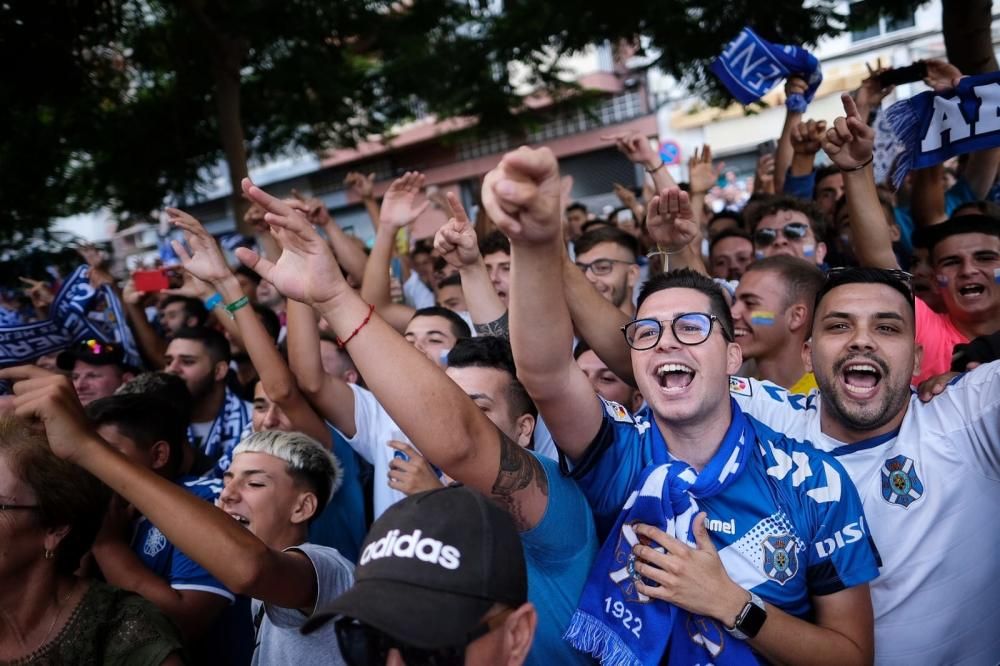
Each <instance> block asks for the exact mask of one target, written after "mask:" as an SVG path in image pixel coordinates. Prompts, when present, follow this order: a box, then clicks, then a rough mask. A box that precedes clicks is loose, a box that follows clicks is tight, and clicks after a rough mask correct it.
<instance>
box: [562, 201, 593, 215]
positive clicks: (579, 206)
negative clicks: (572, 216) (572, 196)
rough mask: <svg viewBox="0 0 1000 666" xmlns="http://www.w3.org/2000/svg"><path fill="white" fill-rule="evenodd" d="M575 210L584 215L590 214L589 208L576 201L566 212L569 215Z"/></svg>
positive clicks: (567, 207)
mask: <svg viewBox="0 0 1000 666" xmlns="http://www.w3.org/2000/svg"><path fill="white" fill-rule="evenodd" d="M573 210H582V211H583V214H584V215H589V214H590V211H589V210H587V207H586V206H584V205H583V204H582V203H580V202H579V201H574V202H573V203H571V204H570V205H568V206H566V212H567V213H569V212H570V211H573Z"/></svg>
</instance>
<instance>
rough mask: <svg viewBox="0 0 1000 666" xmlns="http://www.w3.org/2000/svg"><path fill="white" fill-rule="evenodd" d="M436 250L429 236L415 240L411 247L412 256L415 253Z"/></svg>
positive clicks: (430, 252)
mask: <svg viewBox="0 0 1000 666" xmlns="http://www.w3.org/2000/svg"><path fill="white" fill-rule="evenodd" d="M433 252H434V244H433V243H432V242H431V241H430V240H429V239H427V238H421V239H420V240H418V241H414V243H413V247H412V248H410V256H411V257H412V256H413V255H415V254H432V253H433Z"/></svg>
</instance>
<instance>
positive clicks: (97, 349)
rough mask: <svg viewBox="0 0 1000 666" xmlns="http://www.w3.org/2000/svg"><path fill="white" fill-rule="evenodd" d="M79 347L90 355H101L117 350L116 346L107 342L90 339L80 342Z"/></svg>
mask: <svg viewBox="0 0 1000 666" xmlns="http://www.w3.org/2000/svg"><path fill="white" fill-rule="evenodd" d="M80 349H81V351H85V352H87V353H88V354H91V355H92V356H103V355H105V354H113V353H115V352H116V351H117V350H118V347H117V346H116V345H113V344H111V343H108V342H101V341H100V340H94V339H91V340H84V341H83V342H81V343H80Z"/></svg>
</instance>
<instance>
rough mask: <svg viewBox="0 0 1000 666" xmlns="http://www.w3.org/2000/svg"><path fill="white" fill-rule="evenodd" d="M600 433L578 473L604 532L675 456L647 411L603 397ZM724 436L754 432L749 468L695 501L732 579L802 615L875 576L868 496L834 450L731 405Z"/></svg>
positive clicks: (604, 534)
mask: <svg viewBox="0 0 1000 666" xmlns="http://www.w3.org/2000/svg"><path fill="white" fill-rule="evenodd" d="M602 405H603V407H604V419H603V423H602V425H601V429H600V432H599V433H598V435H597V437H596V438H595V439H594V442H593V443H592V444H591V445H590V448H589V449H588V450H587V453H586V454H585V455H584V457H583V458H582V459H581V460H580V461H579V463H578V464H577V465H576V466H575V468H574V469H573V471H572V473H571V474H572V476H573V478H575V479H576V480H577V482H578V484H579V485H580V488H581V489H582V490H583V492H584V494H585V495H586V497H587V500H588V501H589V502H590V505H591V507H592V509H593V511H594V517H595V520H596V521H597V523H598V529H599V530H600V531H601V537H602V538H614V539H617V538H618V535H613V534H612V535H609V534H608V530H610V529H611V528H612V527H613V526H614V524H615V521H616V519H617V517H618V514H619V512H620V511H621V508H622V506H623V505H624V504H625V501H626V500H627V499H628V496H629V495H630V493H631V492H632V491H633V490H635V489H636V485H637V483H638V480H639V476H640V474H641V472H642V470H643V469H645V468H646V467H647V466H648V465H650V464H664V463H668V462H670V461H671V458H670V454H669V452H668V451H666V450H664V449H663V447H662V446H659V447H658V446H655V445H654V439H653V436H652V433H651V428H654V427H656V426H655V423H654V422H653V420H652V414H651V413H650V411H649V408H648V407H644V408H643V409H642V410H640V411H639V412H638V413H637V414H636V415H635V416H632V415H630V414H629V413H628V411H627V410H626V409H625V408H624V407H622V406H621V405H618V404H617V403H612V402H607V401H604V400H602ZM732 408H733V422H732V424H731V425H730V427H729V430H728V432H727V434H726V437H727V438H729V437H739V436H740V435H741V434H742V433H744V431H745V427H746V428H748V429H749V430H750V431H751V432H753V433H754V435H755V440H756V441H755V442H754V443H753V444H752V446H753V447H754V450H753V452H752V453H751V454H750V456H749V459H748V460H747V463H746V466H745V467H744V468H743V471H742V472H741V473H740V476H739V478H737V479H735V480H734V481H732V482H731V483H730V485H728V486H727V487H726V488H725V489H724V490H723V491H722V492H720V493H718V494H717V495H714V496H711V497H705V498H698V504H699V507H700V508H701V510H703V511H705V513H706V514H707V518H706V523H705V525H706V527H707V528H708V531H709V534H710V535H711V537H712V541H713V543H714V544H715V546H716V548H718V550H719V555H720V557H721V558H722V562H723V564H724V565H725V567H726V571H727V573H728V574H729V577H730V578H731V579H732V580H733V581H734V582H736V583H737V584H738V585H740V586H741V587H743V588H744V589H748V590H753V591H754V592H756V593H757V594H758V595H760V596H761V598H763V599H765V600H766V601H768V602H770V603H772V604H774V605H775V606H778V607H779V608H781V609H782V610H784V611H785V612H788V613H791V614H792V615H796V616H798V617H808V616H809V615H810V614H811V611H812V604H811V602H810V597H811V596H813V595H825V594H832V593H834V592H838V591H840V590H843V589H845V588H848V587H853V586H855V585H860V584H862V583H866V582H868V581H870V580H872V579H874V578H875V577H876V576H878V553H877V551H876V550H875V546H874V543H873V542H872V540H871V538H870V536H869V530H868V525H867V523H866V522H865V517H864V512H863V510H862V507H861V500H860V499H859V497H858V493H857V491H856V490H855V488H854V485H853V484H852V483H851V480H850V478H849V477H848V476H847V474H846V473H845V472H844V470H843V468H842V467H841V466H840V464H839V463H838V462H837V461H836V459H835V458H833V457H832V456H830V455H828V454H825V453H823V452H821V451H817V450H816V449H814V448H813V447H812V446H810V445H808V444H805V443H802V442H799V441H796V440H793V439H789V438H787V437H785V436H784V435H782V434H780V433H777V432H775V431H773V430H771V429H770V428H768V427H766V426H764V425H762V424H761V423H759V422H757V421H755V420H753V419H752V418H750V417H749V416H746V415H744V414H743V412H742V411H741V410H740V408H739V406H738V405H736V403H735V402H733V403H732Z"/></svg>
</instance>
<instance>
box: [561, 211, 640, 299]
mask: <svg viewBox="0 0 1000 666" xmlns="http://www.w3.org/2000/svg"><path fill="white" fill-rule="evenodd" d="M573 247H574V249H575V250H576V265H577V267H578V268H579V269H580V270H582V271H583V273H584V275H586V276H587V279H588V280H590V283H591V284H592V285H594V288H595V289H597V291H598V292H599V293H600V294H601V296H603V297H604V298H605V299H607V300H609V301H611V303H613V304H614V306H615V307H616V308H618V309H619V310H621V311H622V312H624V313H625V314H627V315H629V316H631V315H633V314H634V313H635V304H634V303H633V301H632V294H633V293H634V291H635V285H636V283H637V282H638V281H639V277H640V271H639V265H638V264H637V263H636V259H637V257H638V255H639V245H638V241H636V239H635V236H632V235H630V234H627V233H625V232H624V231H622V230H621V229H619V228H618V227H612V226H610V225H599V226H598V227H596V228H594V229H591V230H589V231H587V232H586V233H584V234H583V235H582V236H580V237H579V238H577V239H576V242H575V243H574V244H573Z"/></svg>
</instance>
